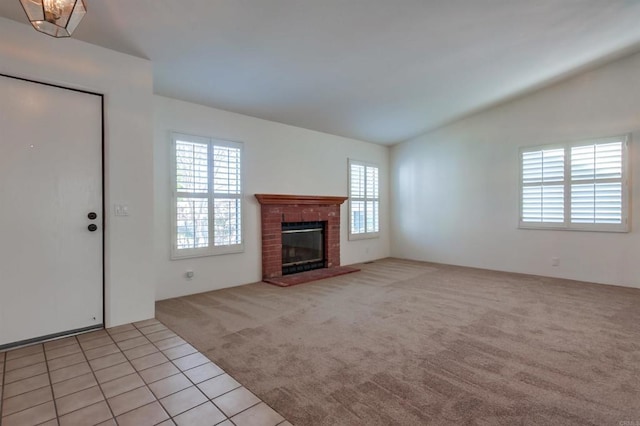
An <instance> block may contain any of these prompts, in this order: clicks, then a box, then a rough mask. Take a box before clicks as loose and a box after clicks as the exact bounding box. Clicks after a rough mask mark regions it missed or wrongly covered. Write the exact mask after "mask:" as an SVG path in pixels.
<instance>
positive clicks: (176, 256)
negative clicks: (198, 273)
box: [171, 244, 244, 260]
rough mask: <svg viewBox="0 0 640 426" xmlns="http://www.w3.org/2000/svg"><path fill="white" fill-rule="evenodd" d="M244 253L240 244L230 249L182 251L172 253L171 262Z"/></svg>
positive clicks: (229, 247)
mask: <svg viewBox="0 0 640 426" xmlns="http://www.w3.org/2000/svg"><path fill="white" fill-rule="evenodd" d="M238 253H244V245H243V244H239V245H235V246H228V247H216V248H206V249H192V250H180V251H177V250H175V251H172V252H171V260H181V259H193V258H197V257H209V256H221V255H225V254H238Z"/></svg>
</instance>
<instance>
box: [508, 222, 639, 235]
mask: <svg viewBox="0 0 640 426" xmlns="http://www.w3.org/2000/svg"><path fill="white" fill-rule="evenodd" d="M518 229H524V230H537V231H579V232H610V233H615V234H625V233H629V232H631V229H630V228H629V226H627V225H611V226H606V225H594V226H571V227H568V226H564V225H555V226H554V225H535V224H528V223H526V224H523V223H521V224H520V225H518Z"/></svg>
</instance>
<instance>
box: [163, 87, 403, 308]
mask: <svg viewBox="0 0 640 426" xmlns="http://www.w3.org/2000/svg"><path fill="white" fill-rule="evenodd" d="M154 130H155V135H154V139H155V184H156V187H155V222H156V223H155V237H156V238H155V270H156V281H157V283H158V288H157V298H158V299H159V300H160V299H166V298H170V297H176V296H181V295H185V294H191V293H198V292H203V291H208V290H214V289H219V288H224V287H231V286H235V285H240V284H246V283H251V282H256V281H260V279H261V277H262V272H261V271H262V261H261V239H260V238H261V237H260V205H259V204H258V202H257V200H256V199H255V197H254V194H256V193H271V194H297V195H335V196H346V195H347V193H348V188H347V158H355V159H358V160H363V161H370V162H374V163H377V164H378V165H379V166H380V183H381V224H380V227H381V233H380V234H381V235H380V237H379V238H376V239H370V240H360V241H348V239H347V219H348V213H347V204H346V203H345V204H343V206H342V210H341V223H342V227H341V228H342V230H341V236H340V239H341V264H343V265H349V264H353V263H357V262H363V261H367V260H372V259H379V258H383V257H387V256H388V255H389V244H390V240H389V234H390V233H389V221H388V219H389V208H388V200H389V197H388V176H389V173H388V151H389V150H388V148H387V147H383V146H379V145H374V144H371V143H366V142H361V141H357V140H353V139H347V138H342V137H338V136H333V135H329V134H325V133H319V132H314V131H310V130H305V129H301V128H297V127H292V126H287V125H284V124H279V123H274V122H270V121H265V120H260V119H257V118H252V117H247V116H244V115H240V114H235V113H230V112H226V111H221V110H217V109H213V108H208V107H204V106H200V105H195V104H191V103H187V102H182V101H177V100H174V99H169V98H164V97H160V96H155V97H154ZM171 130H174V131H179V132H183V133H187V134H194V135H202V136H209V137H215V138H219V139H226V140H233V141H241V142H243V143H244V161H243V164H244V171H245V176H244V178H245V179H244V184H245V186H244V209H245V212H244V221H245V223H244V235H245V251H244V253H240V254H228V255H222V256H209V257H201V258H193V259H182V260H173V261H172V260H169V256H170V226H171V225H170V223H171V221H170V212H171V209H170V200H171V189H170V183H169V181H170V174H169V173H170V140H169V132H170V131H171ZM187 270H193V271H194V273H195V276H194V278H193V279H191V280H187V279H186V278H185V276H184V274H185V272H186V271H187Z"/></svg>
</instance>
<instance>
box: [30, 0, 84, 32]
mask: <svg viewBox="0 0 640 426" xmlns="http://www.w3.org/2000/svg"><path fill="white" fill-rule="evenodd" d="M20 3H21V4H22V8H23V9H24V11H25V13H26V14H27V17H28V18H29V22H31V25H33V28H35V29H36V30H38V31H40V32H41V33H45V34H47V35H50V36H52V37H70V36H71V33H73V31H74V30H75V29H76V27H77V26H78V24H79V23H80V21H81V20H82V18H83V17H84V15H85V14H86V13H87V7H86V6H85V4H84V0H20Z"/></svg>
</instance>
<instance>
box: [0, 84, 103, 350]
mask: <svg viewBox="0 0 640 426" xmlns="http://www.w3.org/2000/svg"><path fill="white" fill-rule="evenodd" d="M90 213H95V214H96V216H97V217H96V218H95V219H90V218H89V214H90ZM92 216H93V215H92ZM102 216H103V212H102V97H101V96H100V95H95V94H90V93H83V92H77V91H72V90H68V89H64V88H59V87H53V86H48V85H43V84H38V83H33V82H28V81H22V80H18V79H14V78H10V77H5V76H0V347H1V346H2V345H7V344H9V343H15V342H20V341H25V340H30V339H35V338H39V337H44V336H50V335H55V334H61V333H64V332H69V331H75V330H80V329H84V328H89V327H94V326H100V325H101V324H102V323H103V302H102V299H103V263H102V247H103V246H102V240H103V230H102V223H103V217H102ZM89 225H95V228H96V229H95V231H93V232H92V231H90V230H89ZM92 228H93V227H92Z"/></svg>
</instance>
